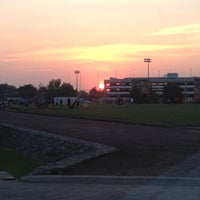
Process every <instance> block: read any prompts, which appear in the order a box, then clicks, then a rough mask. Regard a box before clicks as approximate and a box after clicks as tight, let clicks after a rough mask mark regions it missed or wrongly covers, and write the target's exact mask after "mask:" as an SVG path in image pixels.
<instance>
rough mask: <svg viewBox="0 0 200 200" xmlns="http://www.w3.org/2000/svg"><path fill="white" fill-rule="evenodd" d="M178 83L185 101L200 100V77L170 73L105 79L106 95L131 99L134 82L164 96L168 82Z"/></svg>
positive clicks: (144, 89)
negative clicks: (160, 75)
mask: <svg viewBox="0 0 200 200" xmlns="http://www.w3.org/2000/svg"><path fill="white" fill-rule="evenodd" d="M172 83H174V84H176V85H178V86H179V87H180V88H181V89H182V95H183V99H184V102H188V103H190V102H194V101H197V100H200V78H199V77H178V73H168V74H166V75H164V76H163V77H149V78H147V77H136V78H123V79H119V78H112V77H111V78H110V79H108V80H104V85H105V97H106V98H107V99H117V98H123V99H126V100H128V99H129V100H130V99H131V91H132V88H133V86H134V84H139V85H140V88H141V89H142V90H143V92H144V93H148V91H149V90H150V89H151V90H152V91H154V93H155V94H157V95H158V96H160V97H162V94H163V88H164V87H165V86H166V85H168V84H172Z"/></svg>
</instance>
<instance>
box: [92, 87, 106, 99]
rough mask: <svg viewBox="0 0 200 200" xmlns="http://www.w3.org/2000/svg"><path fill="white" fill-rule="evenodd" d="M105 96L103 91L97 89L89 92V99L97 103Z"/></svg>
mask: <svg viewBox="0 0 200 200" xmlns="http://www.w3.org/2000/svg"><path fill="white" fill-rule="evenodd" d="M103 94H104V92H103V91H99V90H97V88H96V87H94V88H92V89H91V90H90V91H89V98H90V99H91V100H94V101H96V100H97V99H99V98H101V97H102V96H103Z"/></svg>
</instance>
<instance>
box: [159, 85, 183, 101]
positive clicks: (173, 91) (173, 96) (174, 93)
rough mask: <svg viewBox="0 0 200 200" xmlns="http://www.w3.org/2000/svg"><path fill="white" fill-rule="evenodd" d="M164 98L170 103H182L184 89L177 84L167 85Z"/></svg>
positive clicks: (164, 89)
mask: <svg viewBox="0 0 200 200" xmlns="http://www.w3.org/2000/svg"><path fill="white" fill-rule="evenodd" d="M163 98H164V100H165V102H168V103H180V102H181V101H182V89H181V88H180V87H179V86H178V85H177V84H175V83H171V84H168V85H165V86H164V88H163Z"/></svg>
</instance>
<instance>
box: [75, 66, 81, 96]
mask: <svg viewBox="0 0 200 200" xmlns="http://www.w3.org/2000/svg"><path fill="white" fill-rule="evenodd" d="M74 73H75V74H76V92H77V94H78V75H79V74H80V71H79V70H75V71H74Z"/></svg>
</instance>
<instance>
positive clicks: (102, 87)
mask: <svg viewBox="0 0 200 200" xmlns="http://www.w3.org/2000/svg"><path fill="white" fill-rule="evenodd" d="M104 88H105V85H104V83H103V82H100V83H99V89H100V90H104Z"/></svg>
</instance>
